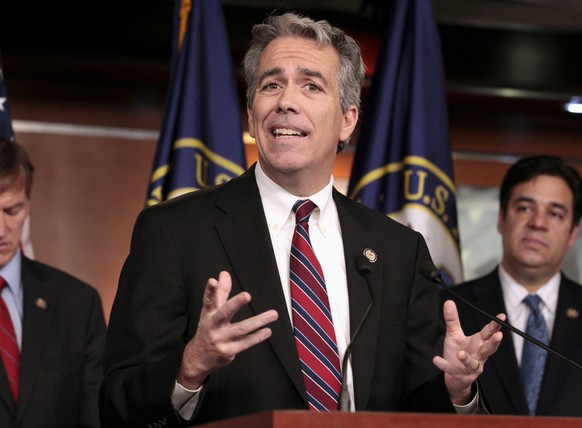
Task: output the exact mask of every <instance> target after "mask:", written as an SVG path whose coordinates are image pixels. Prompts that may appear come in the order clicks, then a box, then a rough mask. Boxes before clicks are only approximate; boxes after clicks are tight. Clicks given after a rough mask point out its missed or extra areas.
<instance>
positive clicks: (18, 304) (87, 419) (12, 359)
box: [0, 140, 105, 428]
mask: <svg viewBox="0 0 582 428" xmlns="http://www.w3.org/2000/svg"><path fill="white" fill-rule="evenodd" d="M33 172H34V167H33V165H32V163H31V161H30V159H29V157H28V155H27V153H26V152H25V150H24V149H23V148H22V147H21V146H20V145H18V144H17V143H14V142H10V141H6V140H0V290H1V296H0V335H1V336H0V348H1V349H0V351H1V354H2V355H1V357H2V358H0V426H1V427H2V428H41V427H46V428H54V427H59V428H64V427H70V428H76V427H95V428H97V427H99V413H98V407H97V396H98V391H99V385H100V383H101V381H102V378H103V369H102V359H103V348H104V346H105V320H104V317H103V309H102V306H101V299H100V298H99V295H98V293H97V291H96V290H95V289H93V288H92V287H90V286H89V285H87V284H85V283H84V282H81V281H79V280H78V279H76V278H73V277H72V276H70V275H68V274H66V273H64V272H62V271H60V270H57V269H55V268H52V267H49V266H47V265H45V264H42V263H40V262H37V261H33V260H31V259H29V258H27V257H25V256H24V255H23V254H22V252H21V250H20V240H21V237H22V231H23V228H24V223H25V220H26V218H27V217H28V214H29V212H30V197H31V193H32V179H33Z"/></svg>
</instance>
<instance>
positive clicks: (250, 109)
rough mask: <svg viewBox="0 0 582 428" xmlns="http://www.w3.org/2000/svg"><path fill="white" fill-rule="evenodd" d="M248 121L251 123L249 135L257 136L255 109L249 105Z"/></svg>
mask: <svg viewBox="0 0 582 428" xmlns="http://www.w3.org/2000/svg"><path fill="white" fill-rule="evenodd" d="M247 122H248V125H249V135H250V136H251V137H253V138H255V123H254V122H253V109H252V108H251V107H250V106H248V105H247Z"/></svg>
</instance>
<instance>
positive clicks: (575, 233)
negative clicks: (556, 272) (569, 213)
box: [568, 223, 580, 248]
mask: <svg viewBox="0 0 582 428" xmlns="http://www.w3.org/2000/svg"><path fill="white" fill-rule="evenodd" d="M578 232H580V223H578V224H577V225H575V226H574V227H573V228H572V230H571V231H570V239H569V241H568V248H570V247H571V246H572V245H574V244H575V243H576V239H578Z"/></svg>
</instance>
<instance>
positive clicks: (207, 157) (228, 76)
mask: <svg viewBox="0 0 582 428" xmlns="http://www.w3.org/2000/svg"><path fill="white" fill-rule="evenodd" d="M176 9H177V13H176V22H177V24H179V27H178V28H179V29H180V31H177V32H175V34H176V35H177V36H176V37H175V39H177V43H178V44H179V46H178V48H177V49H175V54H174V58H173V63H172V76H171V79H170V86H169V90H168V95H167V99H166V111H165V116H164V122H163V125H162V129H161V132H160V137H159V141H158V147H157V152H156V157H155V161H154V167H153V172H152V177H151V182H150V187H149V192H148V198H147V205H155V204H157V203H159V202H161V201H163V200H166V199H170V198H172V197H175V196H178V195H181V194H184V193H187V192H190V191H193V190H198V189H202V188H206V187H208V186H212V185H215V184H220V183H223V182H225V181H228V180H230V179H231V178H233V177H236V176H238V175H240V174H242V172H243V171H244V170H245V169H246V160H245V152H244V145H243V140H242V126H241V112H240V104H239V99H238V93H237V89H236V84H235V79H234V74H233V70H232V58H231V53H230V48H229V43H228V35H227V32H226V27H225V23H224V17H223V13H222V6H221V3H220V1H219V0H193V1H192V2H190V1H189V0H182V1H181V2H180V4H179V5H178V7H177V8H176Z"/></svg>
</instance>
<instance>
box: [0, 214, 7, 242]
mask: <svg viewBox="0 0 582 428" xmlns="http://www.w3.org/2000/svg"><path fill="white" fill-rule="evenodd" d="M5 217H6V214H5V213H4V212H3V211H0V237H3V236H4V235H5V234H6V218H5Z"/></svg>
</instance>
